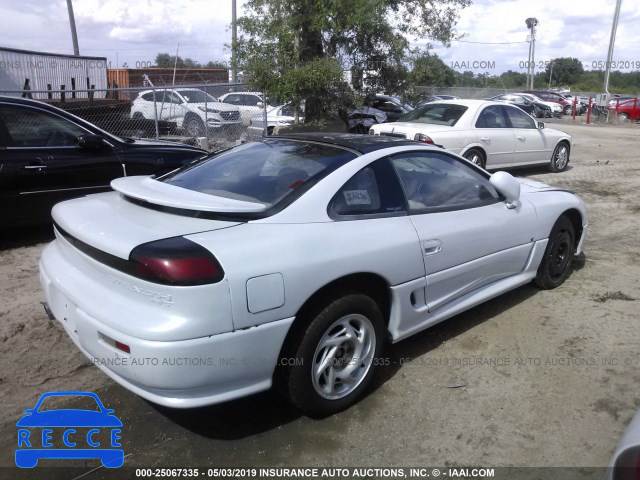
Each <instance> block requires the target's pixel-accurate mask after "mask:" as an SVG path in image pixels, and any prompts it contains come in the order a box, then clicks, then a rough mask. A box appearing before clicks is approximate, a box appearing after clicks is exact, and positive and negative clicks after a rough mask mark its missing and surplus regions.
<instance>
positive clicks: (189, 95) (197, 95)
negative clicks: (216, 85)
mask: <svg viewBox="0 0 640 480" xmlns="http://www.w3.org/2000/svg"><path fill="white" fill-rule="evenodd" d="M171 93H172V98H174V99H176V100H177V103H182V100H181V99H180V97H179V96H177V95H176V94H175V93H174V92H171ZM178 93H179V94H180V95H182V96H183V97H184V99H185V100H186V101H187V103H211V102H217V101H218V100H216V99H215V98H213V97H212V96H211V95H209V94H208V93H205V92H203V91H202V90H180V91H178ZM174 103H175V102H174Z"/></svg>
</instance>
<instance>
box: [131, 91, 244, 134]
mask: <svg viewBox="0 0 640 480" xmlns="http://www.w3.org/2000/svg"><path fill="white" fill-rule="evenodd" d="M131 118H148V119H158V120H165V121H171V122H176V125H177V126H178V127H179V128H182V129H184V130H185V131H186V132H187V133H188V134H189V135H191V136H194V137H201V136H204V135H205V134H206V133H207V131H211V132H213V133H221V134H226V135H228V136H234V135H238V134H239V131H238V127H239V126H241V125H242V122H241V120H240V110H239V109H238V107H237V106H235V105H230V104H228V103H222V102H219V101H218V100H217V99H216V98H214V97H212V96H211V95H209V94H208V93H205V92H203V91H202V90H199V89H197V88H175V89H156V90H145V91H142V92H140V93H139V94H138V97H137V98H136V99H135V100H134V101H133V104H132V105H131Z"/></svg>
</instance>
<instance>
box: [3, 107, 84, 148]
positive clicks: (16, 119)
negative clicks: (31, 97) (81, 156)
mask: <svg viewBox="0 0 640 480" xmlns="http://www.w3.org/2000/svg"><path fill="white" fill-rule="evenodd" d="M0 123H4V125H5V126H6V132H5V133H6V134H7V135H8V143H9V146H14V147H29V148H32V147H72V146H74V145H75V143H76V139H77V138H78V137H79V136H80V135H83V134H85V133H87V132H86V131H85V130H84V129H83V128H80V127H79V126H77V125H75V124H73V123H71V122H69V121H66V120H64V119H62V118H60V117H57V116H55V115H52V114H49V113H47V112H43V111H40V110H35V109H31V108H20V107H0Z"/></svg>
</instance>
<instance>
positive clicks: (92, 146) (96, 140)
mask: <svg viewBox="0 0 640 480" xmlns="http://www.w3.org/2000/svg"><path fill="white" fill-rule="evenodd" d="M76 145H78V146H79V147H80V148H85V149H87V150H100V149H101V148H102V147H104V139H103V138H102V137H101V136H100V135H94V134H93V133H86V134H84V135H80V136H79V137H78V138H77V139H76Z"/></svg>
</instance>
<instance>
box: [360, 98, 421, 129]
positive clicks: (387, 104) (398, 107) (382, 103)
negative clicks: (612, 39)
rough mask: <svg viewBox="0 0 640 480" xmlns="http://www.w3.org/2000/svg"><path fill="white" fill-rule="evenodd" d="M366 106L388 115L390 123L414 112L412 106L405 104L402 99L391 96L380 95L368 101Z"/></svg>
mask: <svg viewBox="0 0 640 480" xmlns="http://www.w3.org/2000/svg"><path fill="white" fill-rule="evenodd" d="M364 104H365V105H366V106H367V107H373V108H376V109H378V110H381V111H383V112H384V113H385V114H386V115H387V120H388V121H389V122H395V121H396V120H398V119H399V118H400V117H401V116H402V115H404V114H405V113H409V112H410V111H412V110H413V107H412V106H411V105H408V104H406V103H403V102H402V100H401V99H400V98H398V97H394V96H391V95H381V94H378V95H376V96H375V97H373V98H368V99H366V100H365V102H364Z"/></svg>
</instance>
